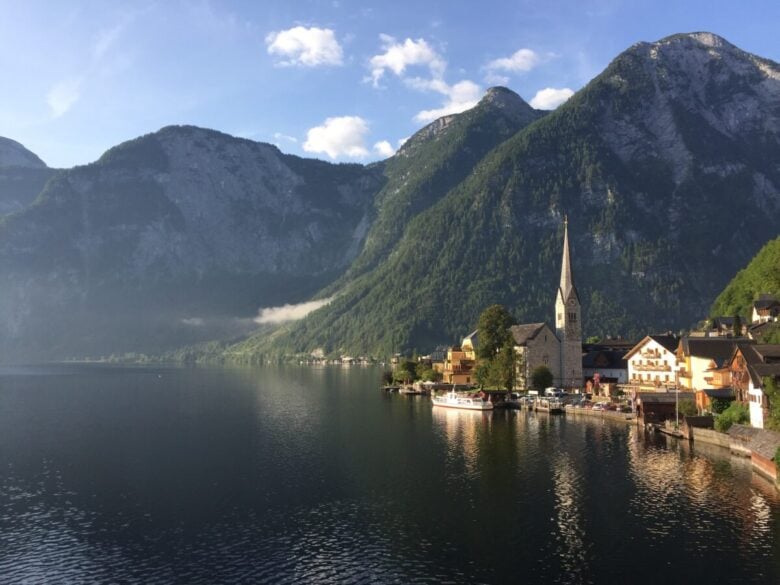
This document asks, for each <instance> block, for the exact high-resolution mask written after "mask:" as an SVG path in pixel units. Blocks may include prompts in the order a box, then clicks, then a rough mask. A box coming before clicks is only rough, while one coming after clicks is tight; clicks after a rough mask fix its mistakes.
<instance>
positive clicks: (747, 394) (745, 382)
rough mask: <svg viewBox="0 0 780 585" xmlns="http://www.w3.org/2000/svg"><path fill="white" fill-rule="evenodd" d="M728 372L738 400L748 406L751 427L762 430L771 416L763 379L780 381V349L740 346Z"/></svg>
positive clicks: (748, 345) (738, 345)
mask: <svg viewBox="0 0 780 585" xmlns="http://www.w3.org/2000/svg"><path fill="white" fill-rule="evenodd" d="M729 369H730V371H731V385H732V388H733V389H734V396H735V398H736V400H738V401H740V402H741V403H743V404H747V405H748V410H749V412H750V424H751V426H753V427H756V428H759V429H763V428H764V421H765V420H766V418H767V416H768V414H769V399H768V397H767V396H766V394H765V393H764V390H763V386H764V378H765V377H769V378H773V379H775V380H777V379H780V345H777V344H751V343H748V342H745V343H737V346H736V348H735V349H734V353H733V354H732V356H731V359H730V360H729Z"/></svg>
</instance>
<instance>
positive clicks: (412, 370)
mask: <svg viewBox="0 0 780 585" xmlns="http://www.w3.org/2000/svg"><path fill="white" fill-rule="evenodd" d="M416 369H417V364H416V363H415V362H413V361H412V360H401V361H400V362H398V365H397V366H396V367H395V369H394V370H393V381H395V382H399V383H402V384H408V383H409V382H412V381H413V380H414V379H415V378H416V377H417V375H416V374H417V371H416Z"/></svg>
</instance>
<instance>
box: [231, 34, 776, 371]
mask: <svg viewBox="0 0 780 585" xmlns="http://www.w3.org/2000/svg"><path fill="white" fill-rule="evenodd" d="M778 152H780V66H778V64H776V63H774V62H772V61H769V60H767V59H762V58H760V57H757V56H755V55H751V54H749V53H746V52H744V51H742V50H740V49H738V48H737V47H735V46H733V45H731V44H730V43H728V42H727V41H725V40H724V39H722V38H720V37H718V36H716V35H713V34H711V33H691V34H680V35H674V36H671V37H668V38H665V39H662V40H660V41H658V42H654V43H638V44H636V45H634V46H632V47H630V48H629V49H628V50H626V51H625V52H624V53H622V54H621V55H619V56H618V57H617V58H616V59H615V60H614V61H613V62H612V63H611V64H610V65H609V66H608V67H607V68H606V70H605V71H604V72H603V73H601V74H600V75H599V76H598V77H596V78H595V79H594V80H593V81H592V82H590V83H589V84H588V85H587V86H586V87H584V88H583V89H582V90H580V91H579V92H577V94H575V95H574V96H573V97H572V98H571V99H570V100H569V101H568V102H567V103H566V104H564V105H563V106H561V107H559V108H558V109H557V110H556V111H554V112H553V113H550V114H548V115H546V116H543V117H540V118H538V119H536V120H535V121H533V122H532V123H530V124H529V125H527V126H525V127H523V128H521V129H520V130H518V131H517V132H515V133H514V134H512V135H511V136H510V137H508V138H507V139H505V140H504V141H503V142H501V144H499V145H498V146H496V147H495V148H493V149H491V150H489V151H487V152H486V154H485V155H484V157H482V159H481V160H480V161H479V162H478V163H477V164H476V165H474V167H473V168H471V169H469V171H468V174H467V175H466V176H465V177H464V179H463V180H462V181H460V182H459V183H458V184H457V185H455V186H453V188H452V189H451V190H450V191H448V192H447V193H446V194H445V195H444V196H442V197H440V198H438V199H437V200H436V201H435V202H434V203H433V204H432V205H430V206H429V207H427V208H425V209H422V210H421V211H419V212H418V213H416V214H414V216H413V217H410V218H409V220H408V221H405V222H404V223H403V224H402V225H401V226H399V228H398V229H399V231H400V233H401V234H402V235H401V237H400V238H399V239H398V240H397V241H396V242H395V243H392V244H390V245H389V246H388V248H387V249H386V251H385V252H384V255H383V258H384V260H383V261H382V262H377V263H374V264H372V263H370V262H368V263H365V264H362V265H360V266H361V270H351V271H350V272H348V273H347V274H348V276H349V278H348V279H346V280H345V279H341V280H340V281H339V282H338V284H339V288H338V290H334V289H333V288H332V287H331V289H329V290H328V291H327V292H328V296H334V297H335V298H334V300H333V301H332V302H331V303H330V304H329V305H327V306H326V307H323V308H321V309H319V310H318V311H315V312H313V313H312V314H310V315H309V316H308V317H306V318H305V319H303V320H301V321H298V322H295V323H292V324H290V325H287V326H286V327H284V328H282V329H281V330H279V331H277V332H276V333H275V334H274V335H272V336H266V335H260V336H257V337H255V338H251V339H249V340H248V341H247V342H245V343H243V344H240V345H238V346H235V347H233V348H232V349H231V354H232V355H238V356H240V357H242V358H244V359H251V357H252V356H254V355H258V354H268V353H291V352H300V351H311V350H314V349H315V348H321V349H323V350H324V351H332V352H348V353H353V352H375V353H379V354H385V355H386V354H387V353H388V352H390V351H391V350H398V349H411V348H418V349H421V350H424V349H427V348H430V347H431V346H432V345H434V344H436V343H441V342H452V341H454V340H456V339H457V338H458V336H459V335H462V334H463V333H464V332H467V331H468V330H470V329H471V328H472V327H473V325H474V323H476V321H477V317H478V315H479V313H480V311H481V310H482V309H483V308H484V307H486V306H488V305H490V304H493V303H502V304H504V305H506V306H507V307H509V308H510V309H511V310H512V311H513V313H514V314H515V316H516V317H517V318H518V319H520V320H521V321H540V320H546V321H550V320H552V317H553V315H552V312H553V306H554V292H555V287H556V286H557V279H558V271H559V262H560V252H561V243H562V219H563V215H564V214H568V216H569V219H570V222H569V236H570V243H571V248H572V259H573V260H572V262H573V266H574V272H575V279H576V281H577V286H578V291H579V293H580V296H581V300H582V302H583V316H584V317H583V318H584V331H585V334H586V335H604V334H618V333H619V334H623V335H629V336H639V335H641V334H644V333H646V332H648V331H658V330H665V329H679V328H682V327H687V326H689V325H690V324H692V323H693V322H694V321H695V320H696V318H697V316H699V315H702V314H705V313H706V311H707V308H708V306H709V305H710V303H711V302H712V299H713V298H714V297H715V296H716V294H717V293H718V291H720V290H721V289H722V288H723V286H724V285H725V284H726V282H727V281H728V279H729V278H730V276H731V275H733V274H734V273H735V272H736V271H737V269H738V268H739V267H741V266H743V265H744V264H745V263H746V262H747V261H748V260H749V259H750V258H751V257H752V256H753V255H754V254H755V253H756V251H757V250H758V249H759V248H760V247H761V246H762V245H763V244H764V242H766V241H767V240H769V239H770V238H773V237H775V236H776V235H777V233H778V213H779V212H780V167H779V166H778V165H777V162H776V161H777V155H778ZM400 154H401V153H399V155H400ZM397 156H398V155H396V157H397ZM387 164H388V167H389V165H390V162H388V163H387ZM416 164H417V166H418V168H420V167H425V164H426V160H425V159H418V160H417V161H416ZM384 213H386V212H385V211H384V209H383V208H380V210H379V215H378V217H377V219H376V220H375V223H374V225H375V226H377V225H381V224H382V223H383V222H384V223H390V222H391V220H385V219H384V218H383V214H384ZM392 239H393V238H390V240H392ZM366 249H367V250H368V249H369V243H368V242H367V244H366ZM357 262H361V260H358V261H357ZM364 267H365V269H363V268H364Z"/></svg>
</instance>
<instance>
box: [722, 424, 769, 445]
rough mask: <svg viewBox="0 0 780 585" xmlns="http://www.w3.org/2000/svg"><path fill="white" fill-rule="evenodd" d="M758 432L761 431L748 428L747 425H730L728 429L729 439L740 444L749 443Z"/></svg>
mask: <svg viewBox="0 0 780 585" xmlns="http://www.w3.org/2000/svg"><path fill="white" fill-rule="evenodd" d="M760 430H761V429H757V428H755V427H749V426H747V425H731V428H729V437H731V438H732V439H735V440H738V441H740V442H742V443H749V442H750V441H751V440H752V439H753V437H754V436H755V435H756V433H758V431H760Z"/></svg>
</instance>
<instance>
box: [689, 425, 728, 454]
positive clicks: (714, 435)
mask: <svg viewBox="0 0 780 585" xmlns="http://www.w3.org/2000/svg"><path fill="white" fill-rule="evenodd" d="M691 431H692V432H693V442H694V443H698V442H700V441H701V442H702V443H710V444H712V445H718V446H719V447H725V448H726V449H730V448H731V438H730V437H729V436H728V435H727V434H726V433H719V432H718V431H715V430H712V429H700V428H696V427H694V428H692V429H691Z"/></svg>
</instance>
